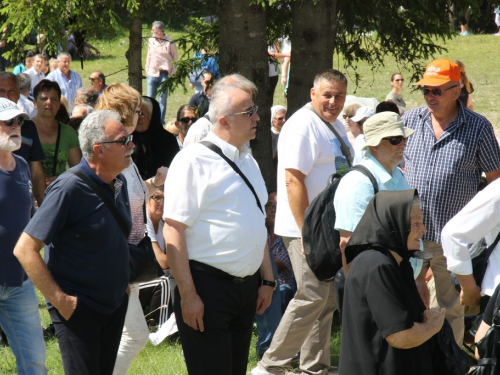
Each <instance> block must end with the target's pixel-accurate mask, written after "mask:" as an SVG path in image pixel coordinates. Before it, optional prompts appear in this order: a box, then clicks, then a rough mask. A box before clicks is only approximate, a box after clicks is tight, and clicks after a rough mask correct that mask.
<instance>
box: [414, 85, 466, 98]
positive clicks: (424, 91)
mask: <svg viewBox="0 0 500 375" xmlns="http://www.w3.org/2000/svg"><path fill="white" fill-rule="evenodd" d="M457 86H458V85H454V86H451V87H448V88H447V89H444V90H441V89H426V88H425V87H424V88H422V89H420V91H421V92H422V94H423V95H424V96H427V95H429V94H430V93H431V92H432V95H434V96H441V95H443V92H445V91H448V90H451V89H452V88H455V87H457Z"/></svg>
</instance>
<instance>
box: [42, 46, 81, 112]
mask: <svg viewBox="0 0 500 375" xmlns="http://www.w3.org/2000/svg"><path fill="white" fill-rule="evenodd" d="M57 66H58V68H57V69H56V70H54V71H53V72H52V73H50V74H49V75H48V76H47V79H50V80H51V81H54V82H57V83H58V84H59V87H60V88H61V94H62V95H64V96H65V97H66V99H68V104H69V113H71V111H72V110H73V102H74V100H75V98H76V92H77V91H78V89H79V88H80V87H82V86H83V83H82V78H81V77H80V74H78V73H77V72H75V71H74V70H70V66H71V55H70V54H69V53H67V52H61V53H60V54H59V55H57Z"/></svg>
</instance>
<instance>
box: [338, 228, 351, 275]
mask: <svg viewBox="0 0 500 375" xmlns="http://www.w3.org/2000/svg"><path fill="white" fill-rule="evenodd" d="M339 233H340V244H339V245H340V251H341V252H342V267H343V268H344V275H345V277H347V274H348V273H349V268H351V264H347V261H346V260H345V248H346V246H347V243H348V242H349V239H350V238H351V236H352V232H349V231H348V230H343V229H340V230H339Z"/></svg>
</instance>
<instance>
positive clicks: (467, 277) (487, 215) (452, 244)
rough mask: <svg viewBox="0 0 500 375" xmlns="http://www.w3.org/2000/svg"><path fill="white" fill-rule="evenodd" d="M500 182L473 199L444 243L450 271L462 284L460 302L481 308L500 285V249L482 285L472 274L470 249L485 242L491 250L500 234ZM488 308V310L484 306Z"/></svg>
mask: <svg viewBox="0 0 500 375" xmlns="http://www.w3.org/2000/svg"><path fill="white" fill-rule="evenodd" d="M499 191H500V179H497V180H495V181H493V182H491V183H490V184H488V186H486V187H485V188H484V190H482V191H480V192H479V193H477V194H476V196H474V198H472V200H471V201H470V202H469V203H467V205H466V206H465V207H464V208H462V210H461V211H460V212H459V213H458V214H456V215H455V216H454V217H453V218H452V219H451V220H450V221H448V223H447V224H446V225H445V227H444V228H443V232H442V233H441V241H442V243H443V253H444V255H445V257H446V264H447V268H448V271H450V272H453V273H454V274H455V275H456V276H457V279H458V282H459V283H460V286H461V288H462V291H461V292H460V302H461V303H463V304H466V305H471V306H477V305H479V302H480V297H481V296H489V297H491V295H492V294H493V292H494V291H495V288H496V287H497V285H498V284H499V283H500V245H499V244H497V245H496V247H495V248H494V249H493V252H492V253H491V255H490V257H489V258H488V264H487V266H486V272H485V274H484V277H483V280H482V283H481V285H476V281H475V279H474V276H473V274H472V262H471V256H470V253H469V246H470V245H472V244H474V243H476V242H478V241H479V240H481V239H482V238H484V239H485V241H486V245H487V246H490V245H491V244H492V243H493V242H494V241H495V238H496V237H497V236H498V233H500V193H499ZM483 307H484V306H483Z"/></svg>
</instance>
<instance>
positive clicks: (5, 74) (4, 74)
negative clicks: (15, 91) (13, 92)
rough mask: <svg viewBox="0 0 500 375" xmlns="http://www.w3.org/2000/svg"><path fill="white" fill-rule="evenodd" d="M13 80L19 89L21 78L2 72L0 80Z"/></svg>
mask: <svg viewBox="0 0 500 375" xmlns="http://www.w3.org/2000/svg"><path fill="white" fill-rule="evenodd" d="M2 78H3V79H11V80H13V81H14V82H15V83H16V85H17V87H18V88H19V78H17V76H16V75H15V74H14V73H12V72H0V79H2Z"/></svg>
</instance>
